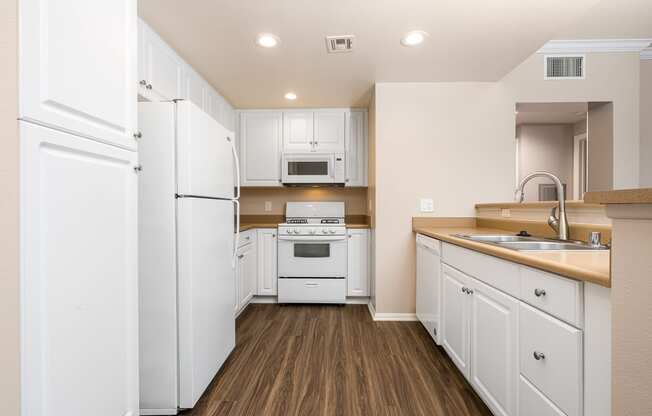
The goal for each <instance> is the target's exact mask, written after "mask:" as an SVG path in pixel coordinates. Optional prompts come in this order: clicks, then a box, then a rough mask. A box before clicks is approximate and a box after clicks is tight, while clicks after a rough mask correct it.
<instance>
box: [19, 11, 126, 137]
mask: <svg viewBox="0 0 652 416" xmlns="http://www.w3.org/2000/svg"><path fill="white" fill-rule="evenodd" d="M19 4H20V50H21V53H20V91H21V99H20V117H21V119H24V120H29V121H34V122H36V123H39V124H43V125H48V126H53V127H57V128H60V129H63V130H67V131H71V132H75V133H77V134H80V135H83V136H85V137H89V138H92V139H94V140H98V141H101V142H105V143H109V144H115V145H117V146H121V147H125V148H128V149H135V148H136V141H135V139H134V136H133V135H134V133H135V130H136V103H137V87H136V71H137V58H136V53H137V51H136V49H137V45H136V42H137V33H136V19H137V17H136V1H135V0H116V1H101V2H97V1H70V0H57V1H53V0H22V1H20V2H19Z"/></svg>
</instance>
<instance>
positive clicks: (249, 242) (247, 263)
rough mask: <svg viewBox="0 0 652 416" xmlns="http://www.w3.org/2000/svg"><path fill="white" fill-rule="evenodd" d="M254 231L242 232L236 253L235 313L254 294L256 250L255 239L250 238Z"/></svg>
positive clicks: (242, 308) (256, 264)
mask: <svg viewBox="0 0 652 416" xmlns="http://www.w3.org/2000/svg"><path fill="white" fill-rule="evenodd" d="M251 234H253V235H254V236H255V234H256V232H255V231H251V232H246V233H243V235H242V237H241V240H240V241H241V242H244V244H242V245H241V246H240V247H239V248H238V251H237V253H236V269H235V278H236V284H235V291H236V293H235V314H236V315H238V314H239V313H240V312H242V311H243V310H244V308H245V307H246V306H247V305H248V304H249V301H251V298H253V296H254V295H255V294H256V284H257V273H258V263H257V255H256V254H257V250H256V248H257V247H256V241H255V239H252V238H251Z"/></svg>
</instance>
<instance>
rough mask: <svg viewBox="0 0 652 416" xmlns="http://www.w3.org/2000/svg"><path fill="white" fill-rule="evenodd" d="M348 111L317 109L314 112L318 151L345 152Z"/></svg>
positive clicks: (315, 142)
mask: <svg viewBox="0 0 652 416" xmlns="http://www.w3.org/2000/svg"><path fill="white" fill-rule="evenodd" d="M346 116H347V112H346V111H344V110H317V111H315V113H314V122H315V126H314V148H315V151H317V152H328V153H331V152H344V138H345V136H346V134H345V132H346V129H345V126H346Z"/></svg>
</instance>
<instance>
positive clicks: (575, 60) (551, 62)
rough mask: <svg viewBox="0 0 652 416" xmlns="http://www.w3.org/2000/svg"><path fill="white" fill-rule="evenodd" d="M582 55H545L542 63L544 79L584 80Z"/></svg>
mask: <svg viewBox="0 0 652 416" xmlns="http://www.w3.org/2000/svg"><path fill="white" fill-rule="evenodd" d="M584 58H585V57H584V55H563V56H562V55H553V56H551V55H546V57H545V61H544V65H545V67H544V78H545V79H582V78H584V72H585V65H584Z"/></svg>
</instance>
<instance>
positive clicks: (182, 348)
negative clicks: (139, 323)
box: [177, 198, 235, 408]
mask: <svg viewBox="0 0 652 416" xmlns="http://www.w3.org/2000/svg"><path fill="white" fill-rule="evenodd" d="M233 214H234V210H233V202H232V201H221V200H212V199H202V198H179V199H177V227H178V229H177V235H178V254H177V255H178V267H179V272H178V287H179V289H178V290H179V292H178V304H179V407H180V408H191V407H193V406H194V405H195V403H197V400H198V399H199V397H200V396H201V395H202V393H203V392H204V390H206V387H208V384H209V383H210V382H211V380H212V379H213V377H214V376H215V374H216V373H217V371H218V370H219V369H220V367H221V366H222V364H223V363H224V361H225V360H226V358H227V357H228V355H229V354H230V352H231V351H232V350H233V348H234V347H235V318H234V316H233V302H234V293H235V272H234V269H233V268H232V267H231V255H232V252H233Z"/></svg>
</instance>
